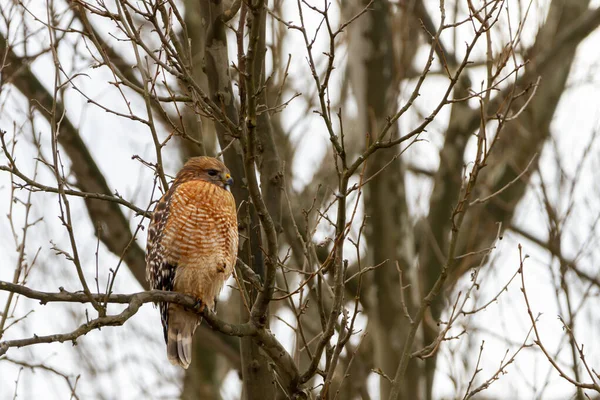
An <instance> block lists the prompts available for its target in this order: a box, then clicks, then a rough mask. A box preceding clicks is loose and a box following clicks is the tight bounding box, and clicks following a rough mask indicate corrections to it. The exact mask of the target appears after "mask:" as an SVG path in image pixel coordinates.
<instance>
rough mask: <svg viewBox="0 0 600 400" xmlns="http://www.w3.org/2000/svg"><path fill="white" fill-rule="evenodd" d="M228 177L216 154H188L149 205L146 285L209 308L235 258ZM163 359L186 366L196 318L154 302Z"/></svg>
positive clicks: (235, 233) (234, 219) (179, 308)
mask: <svg viewBox="0 0 600 400" xmlns="http://www.w3.org/2000/svg"><path fill="white" fill-rule="evenodd" d="M232 184H233V179H232V178H231V176H230V173H229V170H228V169H227V167H226V166H225V165H224V164H223V163H222V162H221V161H219V160H217V159H216V158H212V157H194V158H191V159H190V160H189V161H188V162H187V163H186V164H185V165H184V166H183V168H182V169H181V171H179V173H178V174H177V176H176V177H175V181H174V182H173V184H172V185H171V188H170V189H169V190H168V191H167V192H166V193H165V194H164V195H163V196H162V198H161V199H160V200H159V202H158V203H157V205H156V208H155V209H154V214H153V215H152V221H151V222H150V225H149V227H148V244H147V247H146V279H147V280H148V282H149V283H150V286H151V287H152V289H159V290H170V291H174V292H179V293H184V294H188V295H191V296H194V297H196V298H197V299H198V300H199V301H201V302H202V304H203V305H205V306H206V307H208V308H209V309H211V310H214V308H215V303H216V297H217V296H218V294H219V292H220V291H221V288H222V287H223V284H224V283H225V281H226V280H227V279H228V278H229V276H231V273H232V271H233V267H234V265H235V262H236V258H237V249H238V230H237V215H236V207H235V200H234V198H233V195H232V194H231V191H230V187H231V185H232ZM159 308H160V314H161V319H162V325H163V330H164V335H165V341H166V343H167V357H168V358H169V361H170V362H171V363H172V364H174V365H180V366H181V367H183V368H187V367H188V366H189V365H190V362H191V361H192V337H193V336H194V331H195V330H196V327H197V326H198V325H199V324H200V322H201V321H202V320H201V318H200V317H198V315H197V314H195V313H194V312H190V311H188V310H186V309H185V308H184V307H182V306H180V305H177V304H172V303H160V304H159Z"/></svg>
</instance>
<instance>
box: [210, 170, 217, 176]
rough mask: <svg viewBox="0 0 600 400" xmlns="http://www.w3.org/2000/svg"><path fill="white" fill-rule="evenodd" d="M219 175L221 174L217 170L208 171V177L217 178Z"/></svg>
mask: <svg viewBox="0 0 600 400" xmlns="http://www.w3.org/2000/svg"><path fill="white" fill-rule="evenodd" d="M218 173H219V171H217V170H216V169H209V170H208V175H210V176H217V174H218Z"/></svg>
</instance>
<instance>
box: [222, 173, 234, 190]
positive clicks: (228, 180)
mask: <svg viewBox="0 0 600 400" xmlns="http://www.w3.org/2000/svg"><path fill="white" fill-rule="evenodd" d="M223 184H224V185H225V190H227V191H228V192H231V185H233V178H232V177H231V175H230V174H224V175H223Z"/></svg>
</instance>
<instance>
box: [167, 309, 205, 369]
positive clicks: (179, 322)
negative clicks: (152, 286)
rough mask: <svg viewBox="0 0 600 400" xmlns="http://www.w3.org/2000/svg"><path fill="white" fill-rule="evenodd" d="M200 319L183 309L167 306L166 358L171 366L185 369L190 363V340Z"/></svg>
mask: <svg viewBox="0 0 600 400" xmlns="http://www.w3.org/2000/svg"><path fill="white" fill-rule="evenodd" d="M200 321H201V318H200V317H198V315H196V314H195V313H193V312H190V311H187V310H185V309H184V308H183V307H181V306H179V305H176V304H171V305H170V306H169V322H168V329H167V357H168V358H169V361H170V362H171V364H173V365H180V366H181V367H182V368H185V369H187V367H189V366H190V363H191V362H192V339H193V337H194V332H195V331H196V327H198V325H199V324H200Z"/></svg>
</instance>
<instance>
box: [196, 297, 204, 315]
mask: <svg viewBox="0 0 600 400" xmlns="http://www.w3.org/2000/svg"><path fill="white" fill-rule="evenodd" d="M205 308H206V304H205V303H204V302H203V301H202V300H200V299H198V298H196V303H195V304H194V309H195V310H198V311H201V312H202V311H204V309H205Z"/></svg>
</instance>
